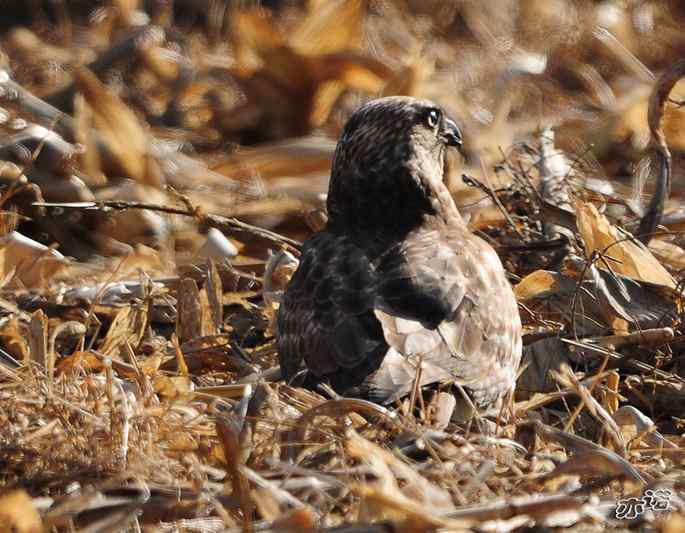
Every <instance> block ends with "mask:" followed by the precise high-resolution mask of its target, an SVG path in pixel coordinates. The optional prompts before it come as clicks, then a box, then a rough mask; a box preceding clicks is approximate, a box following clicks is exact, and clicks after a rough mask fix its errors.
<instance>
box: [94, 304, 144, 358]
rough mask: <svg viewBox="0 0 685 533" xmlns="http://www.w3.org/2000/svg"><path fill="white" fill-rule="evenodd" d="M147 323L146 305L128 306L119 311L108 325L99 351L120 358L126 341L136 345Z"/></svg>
mask: <svg viewBox="0 0 685 533" xmlns="http://www.w3.org/2000/svg"><path fill="white" fill-rule="evenodd" d="M147 324H148V306H146V305H143V306H140V307H133V306H128V307H124V308H123V309H122V310H121V311H119V312H118V313H117V315H116V317H115V318H114V320H113V321H112V324H111V325H110V327H109V331H108V332H107V336H106V337H105V340H104V341H103V343H102V346H101V347H100V352H102V353H103V354H104V355H108V356H110V357H115V358H118V359H121V358H122V350H124V349H125V347H126V343H128V344H130V345H131V346H134V347H135V346H138V344H140V341H141V339H142V338H143V336H144V335H145V328H146V326H147Z"/></svg>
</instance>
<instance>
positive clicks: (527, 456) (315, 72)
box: [0, 0, 685, 533]
mask: <svg viewBox="0 0 685 533" xmlns="http://www.w3.org/2000/svg"><path fill="white" fill-rule="evenodd" d="M10 4H11V5H10V6H5V7H3V10H4V11H6V13H4V14H3V21H2V22H1V24H2V28H1V31H2V33H1V34H0V106H2V107H0V186H1V189H0V190H1V194H0V209H1V211H0V531H18V532H21V533H28V532H34V531H80V532H86V531H88V532H91V531H141V530H144V531H239V530H245V531H250V530H255V531H256V530H261V531H263V530H273V531H286V530H290V531H317V530H326V529H331V528H333V529H336V528H339V529H337V530H338V531H346V532H355V533H361V532H382V531H383V532H385V531H407V532H408V531H433V530H449V531H461V530H478V531H532V530H533V528H535V529H534V530H536V531H537V530H540V531H542V530H545V531H547V530H551V529H556V528H559V529H561V528H573V529H575V530H577V531H589V530H596V531H601V530H607V529H611V530H616V531H620V530H627V529H628V528H635V527H639V528H642V529H645V530H655V531H664V532H676V531H682V530H683V529H685V501H684V500H683V498H682V496H681V495H682V494H683V492H682V491H683V490H684V488H683V485H684V484H685V477H684V476H683V469H682V465H683V464H684V463H685V449H684V448H683V442H684V441H683V437H682V436H681V433H682V425H683V418H682V412H683V406H685V367H683V364H682V356H683V354H684V353H685V352H683V351H681V350H683V346H685V344H684V343H683V338H684V337H683V305H684V300H683V292H682V275H681V273H682V272H683V269H684V268H685V251H684V250H683V240H682V227H683V226H684V225H685V217H684V216H683V212H682V209H681V208H680V200H681V199H682V198H683V191H684V188H683V183H684V181H683V169H685V165H684V164H683V157H682V154H683V150H684V149H685V136H684V135H683V132H684V131H685V127H684V126H685V111H683V110H682V109H681V108H680V106H679V105H678V104H679V102H680V100H682V99H683V97H684V96H685V85H684V84H683V82H680V81H679V80H680V77H681V76H682V72H681V71H682V65H681V64H680V63H679V60H680V59H681V57H679V56H678V55H677V54H678V50H682V48H683V45H684V44H685V42H683V41H684V37H683V33H682V31H681V28H682V25H683V23H685V10H683V8H682V7H681V6H680V2H676V1H670V2H669V1H651V2H649V1H646V0H645V1H642V0H637V1H635V2H611V1H607V2H601V3H595V2H586V1H577V2H574V1H571V0H550V1H545V2H542V1H534V0H520V1H514V0H505V1H497V2H495V1H492V2H491V1H485V2H433V1H429V2H420V1H413V0H394V1H387V2H381V1H375V0H374V1H371V0H369V1H365V0H310V1H307V2H299V1H288V2H269V4H276V5H278V7H276V8H274V9H276V11H275V12H272V11H269V10H268V9H267V8H263V9H258V8H256V7H254V5H253V4H256V2H255V3H251V2H221V1H218V0H204V1H203V0H183V1H181V0H177V1H176V2H157V3H155V2H138V1H136V0H116V1H112V2H108V3H104V4H102V5H98V6H93V5H91V3H90V2H49V3H48V2H45V3H41V2H35V3H34V4H35V7H36V9H33V10H32V11H31V12H28V10H26V9H24V8H23V7H22V5H21V3H17V5H16V6H15V5H13V4H14V3H10ZM43 4H44V5H43ZM145 8H146V9H147V10H146V11H145ZM661 73H664V74H663V75H662V76H661V77H659V75H660V74H661ZM381 94H386V95H387V94H411V95H415V96H421V97H427V98H432V99H435V100H437V101H439V102H440V103H441V104H442V105H444V107H445V108H446V109H447V110H448V112H449V113H450V114H451V115H453V116H454V117H455V118H456V119H457V120H458V122H459V123H460V125H461V126H462V127H463V129H464V132H465V138H466V149H467V152H468V153H467V158H466V159H465V160H464V161H461V160H457V159H456V158H455V159H454V160H452V161H450V165H449V186H450V189H451V191H452V192H453V194H454V197H455V199H456V200H457V202H458V204H459V205H460V206H461V209H462V212H463V213H464V214H465V215H466V216H467V217H470V225H471V227H472V228H473V229H474V230H476V231H478V232H480V233H481V234H482V235H483V236H485V237H486V238H487V239H489V240H490V242H492V243H493V245H494V246H495V247H496V248H497V250H498V252H499V253H500V256H501V257H502V258H503V260H504V262H505V265H506V267H507V269H508V271H509V273H510V274H511V279H512V282H513V283H514V285H515V290H516V294H517V297H518V299H519V302H520V310H521V316H522V319H523V321H524V324H525V328H526V335H525V338H524V343H525V345H526V355H525V361H524V367H525V368H524V369H523V371H522V376H521V378H520V380H519V384H518V389H517V396H516V399H515V401H513V402H512V404H511V405H510V406H509V408H508V409H506V410H505V411H504V412H501V413H500V412H492V413H482V416H480V417H479V418H478V419H477V420H474V421H473V422H472V424H471V425H469V426H466V427H464V426H457V425H455V424H454V423H452V422H450V419H449V413H450V410H449V408H450V396H449V393H448V392H447V390H448V389H447V387H444V388H442V389H439V390H431V391H425V392H424V393H419V392H418V391H415V392H414V393H413V394H412V396H411V397H410V398H406V399H405V400H403V401H402V402H401V403H398V404H397V405H393V406H390V407H389V408H388V409H385V408H382V407H380V406H377V405H374V404H371V403H368V402H365V401H362V400H355V399H349V398H339V397H337V396H336V395H335V394H334V393H333V392H332V391H329V390H321V391H318V392H311V391H306V390H302V389H298V388H293V387H290V386H288V385H286V384H283V383H282V382H281V381H279V372H278V368H277V354H276V351H275V345H274V339H273V337H274V326H273V317H274V313H275V310H276V309H277V306H278V299H279V295H280V291H281V290H282V289H283V287H284V286H285V285H286V284H287V281H288V279H289V276H290V275H291V274H292V271H293V268H294V265H295V264H296V261H297V255H298V249H299V243H300V242H301V241H302V240H304V239H305V238H306V237H307V236H308V235H310V234H311V232H312V229H311V228H317V227H320V226H321V224H322V222H323V221H324V220H325V214H324V213H323V212H322V208H323V205H324V204H323V202H322V194H323V193H325V191H326V184H327V173H328V169H329V164H330V160H331V157H332V153H333V150H334V147H335V139H336V138H337V135H338V133H339V131H340V128H341V127H342V124H343V123H344V120H345V118H346V117H347V116H349V114H350V112H351V111H352V110H353V109H354V108H355V107H356V106H357V105H358V104H359V103H360V102H362V101H364V100H366V99H369V98H372V97H374V96H377V95H381ZM552 130H553V132H554V134H553V135H552V134H550V131H552ZM654 183H658V185H657V186H656V187H655V186H654ZM655 190H656V191H657V193H656V194H655V193H654V191H655ZM647 198H656V200H653V201H651V202H650V201H647ZM630 232H634V233H635V234H636V235H638V236H639V237H640V239H639V240H638V239H634V238H633V237H632V236H631V233H630ZM650 490H651V491H658V490H662V491H668V492H667V493H664V492H662V493H660V494H662V495H663V494H669V495H670V512H664V511H662V510H659V509H658V508H654V509H652V510H649V509H645V508H644V507H643V508H640V509H639V510H641V511H644V512H643V513H641V514H640V516H638V517H635V518H634V519H633V520H627V519H623V520H620V519H617V517H616V510H617V504H618V501H619V500H622V499H626V498H630V497H635V498H641V497H643V495H645V494H654V493H648V492H647V491H650ZM635 502H637V500H636V501H635ZM642 502H643V506H644V505H645V502H646V505H647V507H649V501H648V500H642ZM538 528H539V529H538ZM546 528H550V529H546Z"/></svg>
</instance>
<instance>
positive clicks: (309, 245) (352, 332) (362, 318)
mask: <svg viewBox="0 0 685 533" xmlns="http://www.w3.org/2000/svg"><path fill="white" fill-rule="evenodd" d="M375 290H376V275H375V272H374V270H373V269H372V267H371V265H370V263H369V260H368V258H367V257H366V255H365V254H364V252H363V251H362V249H361V248H359V247H358V246H356V245H355V244H353V243H352V242H351V241H350V239H349V238H347V237H345V236H341V235H334V234H331V233H328V232H322V233H319V234H318V235H316V236H314V237H313V238H312V239H310V240H308V241H307V242H306V243H305V245H304V248H303V249H302V255H301V257H300V265H299V267H298V269H297V271H296V272H295V274H294V276H293V278H292V279H291V281H290V283H289V285H288V288H287V290H286V292H285V295H284V297H283V301H282V302H281V306H280V308H279V312H278V352H279V358H280V364H281V370H282V372H283V376H284V378H285V379H286V381H290V380H292V379H293V378H296V377H297V376H298V374H299V373H300V371H301V370H303V369H306V370H307V374H308V376H307V378H308V382H309V385H313V384H315V383H316V382H320V381H328V382H330V384H331V386H332V387H333V388H334V389H335V390H337V391H339V392H341V393H346V392H347V393H351V392H352V391H350V389H351V388H354V387H357V386H359V385H360V384H361V383H362V382H363V381H364V379H365V378H366V377H367V376H368V375H369V374H371V373H373V372H374V371H375V370H376V369H377V368H378V366H379V365H380V363H381V361H382V359H383V356H384V355H385V353H386V351H387V350H388V345H387V343H386V341H385V339H384V337H383V331H382V328H381V324H380V322H379V321H378V319H377V318H376V316H375V315H374V313H373V305H374V300H375Z"/></svg>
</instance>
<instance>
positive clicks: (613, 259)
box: [575, 202, 676, 289]
mask: <svg viewBox="0 0 685 533" xmlns="http://www.w3.org/2000/svg"><path fill="white" fill-rule="evenodd" d="M575 210H576V220H577V224H578V231H579V232H580V236H581V238H582V239H583V243H584V244H585V254H586V255H587V257H588V258H589V257H590V256H591V255H592V254H593V252H599V253H601V254H602V255H603V256H604V257H605V258H606V261H607V263H608V264H609V268H610V269H611V270H612V271H613V272H615V273H617V274H621V275H623V276H626V277H628V278H631V279H635V280H638V281H645V282H647V283H652V284H654V285H661V286H664V287H668V288H670V289H675V287H676V282H675V280H674V279H673V276H671V275H670V274H669V273H668V271H667V270H666V269H665V268H664V267H663V266H662V265H661V263H659V261H657V259H656V258H655V257H654V255H652V253H651V252H650V251H649V249H648V248H647V247H646V246H645V245H643V244H642V243H640V242H639V241H637V240H635V239H633V238H632V237H631V236H630V235H629V234H627V233H624V232H622V231H621V230H619V229H618V228H617V227H616V226H614V225H613V224H611V223H610V222H609V221H608V220H607V218H606V217H605V216H604V215H602V214H601V213H600V212H599V211H598V210H597V208H596V207H595V206H594V205H592V204H589V203H583V202H576V204H575ZM598 266H599V268H602V269H604V270H607V266H606V265H605V264H604V262H603V261H599V262H598Z"/></svg>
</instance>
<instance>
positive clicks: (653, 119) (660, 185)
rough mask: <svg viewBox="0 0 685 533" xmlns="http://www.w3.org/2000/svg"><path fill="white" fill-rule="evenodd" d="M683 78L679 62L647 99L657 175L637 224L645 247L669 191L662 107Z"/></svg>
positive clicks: (683, 69) (683, 67)
mask: <svg viewBox="0 0 685 533" xmlns="http://www.w3.org/2000/svg"><path fill="white" fill-rule="evenodd" d="M684 75H685V59H681V60H680V61H678V62H677V63H675V64H674V65H673V66H672V67H671V68H669V69H668V70H666V72H664V73H663V74H662V75H661V77H660V78H659V80H658V81H657V82H656V85H655V86H654V90H653V91H652V94H651V95H650V97H649V109H648V111H647V123H648V124H649V131H650V134H651V137H652V141H653V142H654V145H655V148H656V155H657V158H658V160H659V176H658V179H657V184H656V190H655V191H654V196H652V200H651V201H650V203H649V208H648V209H647V213H645V216H644V217H643V218H642V220H641V221H640V226H639V228H638V235H637V236H638V238H639V239H640V240H641V241H642V242H643V243H645V244H649V241H650V240H651V239H652V233H654V231H655V230H656V228H657V226H658V225H659V224H661V219H662V218H663V214H664V205H665V203H666V199H667V198H668V195H669V194H670V191H671V166H672V160H671V152H670V151H669V149H668V145H667V144H666V136H665V135H664V131H663V129H662V128H661V119H662V118H663V116H664V106H665V105H666V102H667V100H668V95H669V94H670V93H671V90H672V89H673V87H674V86H675V84H676V83H677V82H678V80H680V78H682V77H683V76H684Z"/></svg>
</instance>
